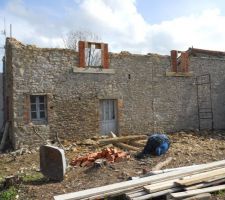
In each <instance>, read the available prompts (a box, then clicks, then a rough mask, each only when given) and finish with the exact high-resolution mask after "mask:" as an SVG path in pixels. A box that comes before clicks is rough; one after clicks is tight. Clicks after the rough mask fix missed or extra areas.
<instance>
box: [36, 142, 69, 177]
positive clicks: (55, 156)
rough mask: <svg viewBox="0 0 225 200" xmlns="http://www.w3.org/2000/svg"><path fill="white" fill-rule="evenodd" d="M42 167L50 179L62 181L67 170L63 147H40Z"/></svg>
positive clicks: (44, 173)
mask: <svg viewBox="0 0 225 200" xmlns="http://www.w3.org/2000/svg"><path fill="white" fill-rule="evenodd" d="M40 169H41V172H42V174H43V175H44V176H45V177H47V178H49V179H50V180H55V181H62V180H63V177H64V174H65V172H66V159H65V153H64V150H63V149H60V148H58V147H54V146H50V145H43V146H41V147H40Z"/></svg>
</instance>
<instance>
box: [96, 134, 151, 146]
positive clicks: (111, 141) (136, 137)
mask: <svg viewBox="0 0 225 200" xmlns="http://www.w3.org/2000/svg"><path fill="white" fill-rule="evenodd" d="M146 138H147V136H146V135H132V136H123V137H116V138H107V139H100V140H99V144H104V145H105V144H114V143H117V142H129V141H132V140H141V139H146Z"/></svg>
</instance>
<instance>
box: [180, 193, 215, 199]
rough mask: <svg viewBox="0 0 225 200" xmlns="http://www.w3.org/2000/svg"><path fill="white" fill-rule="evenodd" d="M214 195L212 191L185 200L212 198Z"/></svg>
mask: <svg viewBox="0 0 225 200" xmlns="http://www.w3.org/2000/svg"><path fill="white" fill-rule="evenodd" d="M211 197H212V195H211V194H210V193H203V194H199V195H196V196H193V197H188V198H185V199H183V200H210V199H211Z"/></svg>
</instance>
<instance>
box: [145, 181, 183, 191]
mask: <svg viewBox="0 0 225 200" xmlns="http://www.w3.org/2000/svg"><path fill="white" fill-rule="evenodd" d="M178 180H179V179H174V180H169V181H164V182H160V183H155V184H151V185H146V186H144V187H143V188H144V190H145V191H146V192H148V193H154V192H158V191H161V190H166V189H170V188H173V187H176V186H177V185H176V183H175V181H178Z"/></svg>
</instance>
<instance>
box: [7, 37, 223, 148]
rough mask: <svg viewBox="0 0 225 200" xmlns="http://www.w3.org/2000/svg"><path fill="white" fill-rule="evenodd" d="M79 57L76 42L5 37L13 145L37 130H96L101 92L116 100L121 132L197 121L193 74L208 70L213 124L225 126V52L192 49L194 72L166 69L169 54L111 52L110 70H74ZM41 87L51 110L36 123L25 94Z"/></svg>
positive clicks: (191, 125)
mask: <svg viewBox="0 0 225 200" xmlns="http://www.w3.org/2000/svg"><path fill="white" fill-rule="evenodd" d="M78 60H79V58H78V53H77V52H75V51H73V50H68V49H49V48H37V47H35V46H31V45H27V46H26V45H23V44H21V43H20V42H18V41H16V40H15V39H7V41H6V69H5V77H6V80H5V87H6V88H5V99H6V98H8V99H9V102H8V104H9V109H8V110H9V116H8V120H9V121H10V123H11V126H10V136H11V139H12V141H13V145H14V147H15V148H19V147H20V146H21V145H34V144H39V143H41V142H42V141H41V139H40V137H39V136H38V135H40V136H41V137H43V138H45V139H51V140H54V139H55V138H56V135H57V134H58V136H59V138H61V139H68V140H70V139H75V140H76V139H83V138H90V137H92V136H95V135H99V134H100V117H99V102H100V100H102V99H115V100H117V107H118V108H117V110H118V112H117V116H118V134H122V135H123V134H125V135H130V134H147V133H151V132H153V131H160V132H162V131H170V132H171V131H177V130H182V129H184V130H186V129H189V130H190V129H198V128H199V119H198V102H197V86H196V77H197V76H199V75H202V74H206V73H208V74H210V75H211V85H212V90H211V91H212V93H211V94H212V105H213V117H214V128H215V129H224V128H225V103H224V102H225V84H224V82H225V56H214V55H212V56H209V55H207V56H205V55H204V54H203V55H200V54H199V55H195V56H190V58H189V71H191V72H192V74H191V75H190V74H189V75H190V76H181V77H177V76H167V75H166V72H170V71H171V64H170V63H171V61H170V56H160V55H157V54H147V55H136V54H130V53H128V52H121V53H119V54H115V53H109V61H110V62H109V70H113V71H111V73H107V71H106V73H104V72H105V71H102V72H101V71H100V70H99V72H98V73H91V72H90V73H87V72H86V73H79V72H78V71H77V67H78V65H79V63H78ZM106 70H108V69H106ZM39 94H43V95H46V97H47V116H48V117H47V121H46V122H45V123H42V124H35V123H32V122H31V120H30V119H29V116H28V115H29V107H30V105H29V102H28V101H27V98H29V95H39ZM7 96H8V97H7ZM206 121H207V120H206ZM207 123H208V122H207ZM207 126H208V124H206V125H205V127H206V128H207Z"/></svg>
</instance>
